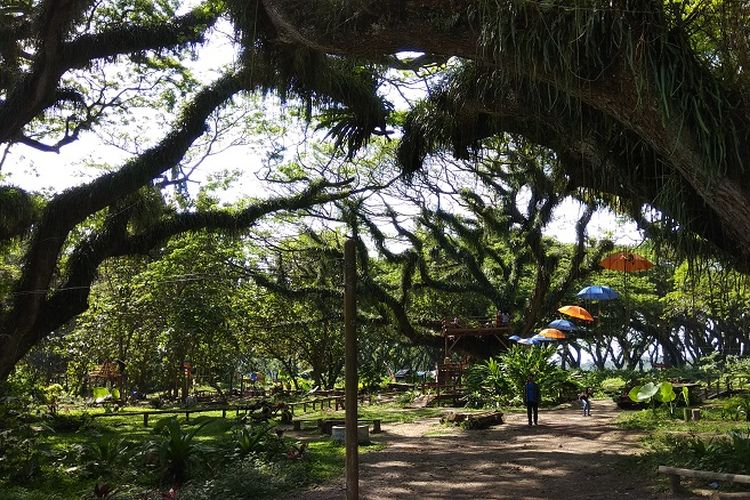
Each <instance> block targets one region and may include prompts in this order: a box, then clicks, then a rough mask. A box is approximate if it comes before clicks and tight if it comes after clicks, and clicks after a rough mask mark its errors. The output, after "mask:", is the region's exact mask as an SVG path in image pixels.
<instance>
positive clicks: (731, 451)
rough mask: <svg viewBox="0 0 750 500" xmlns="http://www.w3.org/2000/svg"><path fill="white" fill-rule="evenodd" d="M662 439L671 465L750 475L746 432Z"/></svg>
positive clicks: (749, 438) (748, 436) (749, 445)
mask: <svg viewBox="0 0 750 500" xmlns="http://www.w3.org/2000/svg"><path fill="white" fill-rule="evenodd" d="M662 440H663V444H664V445H666V448H667V449H668V451H669V452H670V454H671V455H672V462H673V465H678V466H684V467H691V468H696V469H703V470H710V471H717V472H729V473H734V474H747V473H748V472H750V432H748V431H739V430H732V431H730V432H729V433H727V434H726V435H723V436H715V437H711V438H708V439H706V438H702V437H699V436H696V435H692V434H691V435H687V436H685V435H673V434H668V435H667V436H665V437H664V438H662Z"/></svg>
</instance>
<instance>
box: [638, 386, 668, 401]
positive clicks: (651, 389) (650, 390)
mask: <svg viewBox="0 0 750 500" xmlns="http://www.w3.org/2000/svg"><path fill="white" fill-rule="evenodd" d="M670 389H671V386H670ZM658 392H659V386H658V385H654V383H653V382H649V383H647V384H645V385H643V386H641V388H640V390H639V391H638V394H636V398H637V399H636V401H639V402H644V401H648V400H649V399H651V398H653V397H654V396H655V395H656V394H657V393H658Z"/></svg>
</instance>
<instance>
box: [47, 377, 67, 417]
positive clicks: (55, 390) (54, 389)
mask: <svg viewBox="0 0 750 500" xmlns="http://www.w3.org/2000/svg"><path fill="white" fill-rule="evenodd" d="M64 394H65V390H64V389H63V387H62V386H61V385H60V384H51V385H48V386H47V387H45V388H44V404H46V405H47V409H48V410H49V412H50V413H51V414H52V415H56V414H57V405H58V403H59V402H60V398H62V396H63V395H64Z"/></svg>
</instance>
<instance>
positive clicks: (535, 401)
mask: <svg viewBox="0 0 750 500" xmlns="http://www.w3.org/2000/svg"><path fill="white" fill-rule="evenodd" d="M541 400H542V394H541V392H540V391H539V384H537V383H536V382H534V375H529V377H528V379H527V380H526V385H525V386H524V388H523V403H524V404H525V405H526V415H527V416H528V417H529V426H531V424H532V417H533V424H534V425H538V423H537V420H538V416H539V402H540V401H541Z"/></svg>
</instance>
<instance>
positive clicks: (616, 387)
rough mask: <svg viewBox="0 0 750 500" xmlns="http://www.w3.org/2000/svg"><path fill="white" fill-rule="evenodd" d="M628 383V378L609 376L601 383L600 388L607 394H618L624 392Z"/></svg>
mask: <svg viewBox="0 0 750 500" xmlns="http://www.w3.org/2000/svg"><path fill="white" fill-rule="evenodd" d="M627 383H628V382H627V380H625V379H623V378H620V377H608V378H605V379H604V380H602V381H601V382H600V383H599V390H601V391H602V392H603V393H604V394H606V395H607V396H617V395H620V394H622V391H623V389H624V388H625V386H626V385H627Z"/></svg>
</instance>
